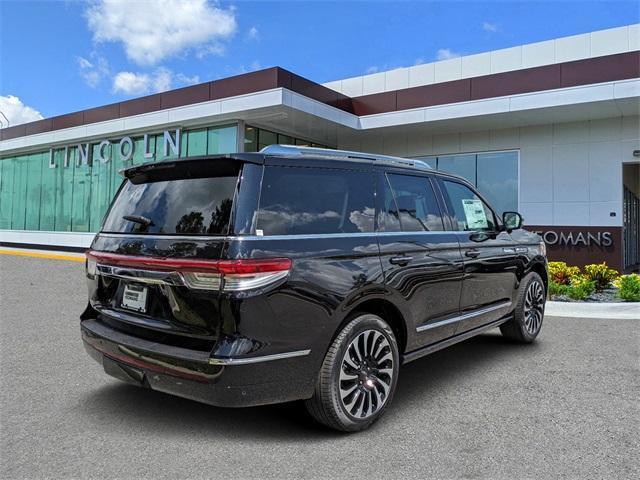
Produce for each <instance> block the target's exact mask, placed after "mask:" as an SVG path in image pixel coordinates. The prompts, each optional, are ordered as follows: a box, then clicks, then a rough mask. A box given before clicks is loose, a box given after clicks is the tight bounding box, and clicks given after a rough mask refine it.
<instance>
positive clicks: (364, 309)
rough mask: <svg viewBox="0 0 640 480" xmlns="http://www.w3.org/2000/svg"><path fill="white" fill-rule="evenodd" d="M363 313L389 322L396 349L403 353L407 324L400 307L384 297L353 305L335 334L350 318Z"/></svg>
mask: <svg viewBox="0 0 640 480" xmlns="http://www.w3.org/2000/svg"><path fill="white" fill-rule="evenodd" d="M364 313H371V314H373V315H378V316H379V317H381V318H382V319H383V320H384V321H386V322H387V323H388V324H389V326H390V327H391V330H393V333H394V335H395V336H396V340H397V342H398V350H399V352H400V354H403V353H404V352H405V349H406V347H407V324H406V321H405V319H404V316H403V315H402V312H400V309H398V307H396V306H395V305H394V304H393V303H392V302H390V301H389V300H386V299H382V298H370V299H367V300H364V301H363V302H361V303H358V304H357V305H354V306H353V307H352V308H351V309H350V310H349V311H348V312H347V314H346V315H345V317H344V319H343V321H342V323H341V324H340V326H339V328H338V329H337V330H336V333H335V335H338V333H339V332H340V331H341V330H342V329H343V328H344V326H345V325H346V324H347V323H348V322H349V321H350V320H351V319H353V318H354V316H356V315H358V314H364Z"/></svg>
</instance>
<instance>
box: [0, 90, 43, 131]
mask: <svg viewBox="0 0 640 480" xmlns="http://www.w3.org/2000/svg"><path fill="white" fill-rule="evenodd" d="M0 112H2V113H3V114H4V115H5V116H6V117H7V120H9V126H14V125H19V124H21V123H27V122H34V121H36V120H41V119H42V118H44V117H43V116H42V115H41V114H40V112H39V111H37V110H36V109H34V108H31V107H29V106H28V105H25V104H24V103H22V100H20V99H19V98H18V97H16V96H15V95H6V96H4V95H0ZM7 120H5V118H4V117H3V116H2V115H0V123H1V124H2V126H3V127H6V126H7V125H6V123H7Z"/></svg>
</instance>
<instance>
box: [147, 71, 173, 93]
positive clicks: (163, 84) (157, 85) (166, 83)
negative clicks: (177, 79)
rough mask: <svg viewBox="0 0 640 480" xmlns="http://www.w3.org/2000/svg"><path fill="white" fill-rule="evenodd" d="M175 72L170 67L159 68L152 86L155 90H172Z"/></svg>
mask: <svg viewBox="0 0 640 480" xmlns="http://www.w3.org/2000/svg"><path fill="white" fill-rule="evenodd" d="M172 80H173V73H171V70H169V69H168V68H159V69H158V70H156V72H155V73H154V75H153V78H152V87H153V91H154V92H166V91H167V90H171V83H172Z"/></svg>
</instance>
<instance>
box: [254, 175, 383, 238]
mask: <svg viewBox="0 0 640 480" xmlns="http://www.w3.org/2000/svg"><path fill="white" fill-rule="evenodd" d="M373 217H374V196H373V177H372V175H371V174H369V173H365V172H356V171H350V170H331V169H323V168H306V167H305V168H303V167H276V166H267V167H266V168H265V171H264V177H263V179H262V193H261V196H260V208H259V210H258V221H257V225H256V230H257V231H258V233H259V232H260V231H262V235H297V234H321V233H358V232H372V231H373Z"/></svg>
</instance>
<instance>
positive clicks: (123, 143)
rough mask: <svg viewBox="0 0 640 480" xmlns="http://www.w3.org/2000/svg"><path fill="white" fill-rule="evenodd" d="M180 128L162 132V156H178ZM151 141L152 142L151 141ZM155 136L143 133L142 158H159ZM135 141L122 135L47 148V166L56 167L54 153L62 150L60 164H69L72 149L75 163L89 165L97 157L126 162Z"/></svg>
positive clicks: (129, 158) (102, 160) (103, 161)
mask: <svg viewBox="0 0 640 480" xmlns="http://www.w3.org/2000/svg"><path fill="white" fill-rule="evenodd" d="M180 133H181V132H180V129H179V128H176V129H175V130H173V131H171V130H165V131H164V132H163V133H162V156H164V157H168V156H170V155H175V156H180ZM151 142H153V143H151ZM154 143H155V136H150V135H149V134H147V133H145V134H144V135H143V137H142V158H143V159H144V160H151V159H157V158H159V157H160V156H161V155H160V152H159V151H156V148H155V145H154ZM135 145H136V143H135V141H134V140H133V139H132V138H131V137H123V138H121V139H120V140H119V141H114V140H108V139H105V140H102V141H100V142H98V143H79V144H77V145H72V146H69V145H68V146H65V147H61V148H55V149H54V148H50V149H49V168H57V167H58V166H59V165H58V162H57V157H59V155H56V153H58V152H62V165H63V167H64V168H67V167H68V166H69V163H70V160H71V158H72V155H73V150H74V149H75V150H76V155H75V157H76V165H77V166H81V165H91V164H92V162H93V158H94V153H95V158H97V159H98V161H100V162H101V163H108V162H110V161H111V160H112V159H113V158H115V157H117V158H118V159H119V160H120V161H121V162H127V161H129V160H131V159H132V158H133V155H134V154H135V152H136V146H135Z"/></svg>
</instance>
